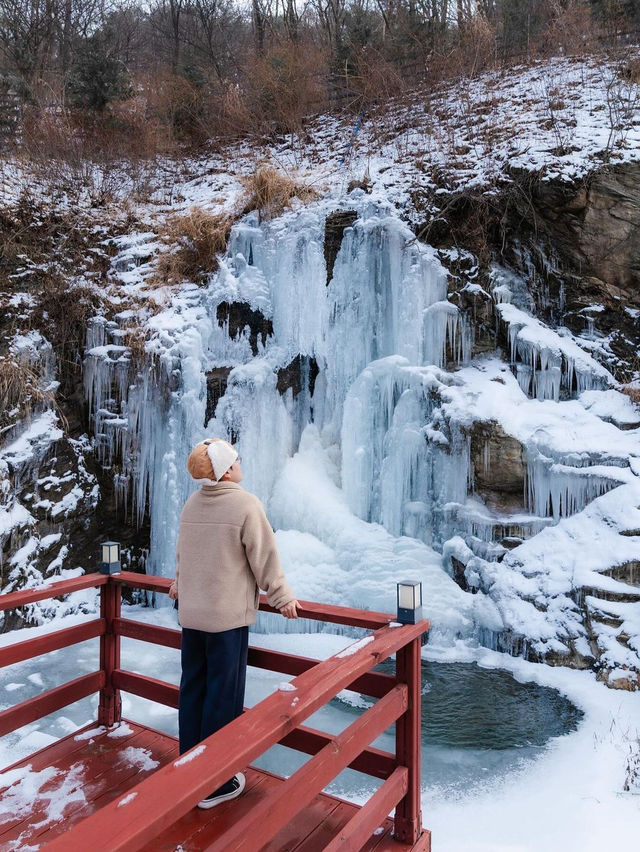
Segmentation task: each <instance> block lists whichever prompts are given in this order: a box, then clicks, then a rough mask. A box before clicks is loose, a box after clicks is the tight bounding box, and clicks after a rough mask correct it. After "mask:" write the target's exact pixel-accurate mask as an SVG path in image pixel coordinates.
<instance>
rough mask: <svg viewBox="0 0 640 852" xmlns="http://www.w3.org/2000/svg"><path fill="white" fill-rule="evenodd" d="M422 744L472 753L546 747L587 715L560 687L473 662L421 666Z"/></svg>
mask: <svg viewBox="0 0 640 852" xmlns="http://www.w3.org/2000/svg"><path fill="white" fill-rule="evenodd" d="M422 684H423V687H422V691H423V698H422V741H423V742H424V744H425V745H440V746H452V747H454V748H473V749H499V750H501V749H510V748H525V747H527V746H542V745H544V744H545V743H546V742H547V741H548V740H549V739H550V738H551V737H557V736H559V735H561V734H566V733H568V732H569V731H573V730H575V729H576V727H577V725H578V722H579V721H580V719H581V718H582V713H581V711H580V710H578V709H577V708H576V707H575V706H574V705H573V704H572V703H571V702H570V701H569V699H568V698H565V696H564V695H561V694H560V693H559V692H556V690H555V689H549V688H548V687H544V686H538V685H537V684H532V683H519V682H518V681H517V680H515V679H514V678H513V677H512V676H511V675H510V674H509V673H508V672H505V671H500V670H499V669H483V668H480V666H477V665H475V664H474V663H428V662H425V663H423V664H422Z"/></svg>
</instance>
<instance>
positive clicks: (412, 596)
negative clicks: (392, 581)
mask: <svg viewBox="0 0 640 852" xmlns="http://www.w3.org/2000/svg"><path fill="white" fill-rule="evenodd" d="M398 621H399V622H400V624H417V623H418V622H419V621H422V583H420V582H419V581H418V580H402V581H401V582H400V583H398Z"/></svg>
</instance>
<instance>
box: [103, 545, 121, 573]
mask: <svg viewBox="0 0 640 852" xmlns="http://www.w3.org/2000/svg"><path fill="white" fill-rule="evenodd" d="M120 570H121V569H120V542H118V541H103V542H102V544H101V545H100V573H101V574H119V573H120Z"/></svg>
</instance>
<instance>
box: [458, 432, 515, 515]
mask: <svg viewBox="0 0 640 852" xmlns="http://www.w3.org/2000/svg"><path fill="white" fill-rule="evenodd" d="M471 464H472V466H473V482H474V490H475V492H476V493H477V494H479V495H481V496H482V497H483V498H484V500H485V501H486V502H487V504H488V505H490V506H491V507H492V508H494V509H497V510H499V511H501V512H507V513H508V512H520V511H523V509H524V493H525V492H524V489H525V481H526V465H525V460H524V455H523V451H522V444H520V442H519V441H517V440H516V439H515V438H512V437H511V435H507V434H506V433H505V432H504V431H503V429H502V427H501V426H500V425H499V424H498V423H495V422H490V423H475V424H474V426H473V431H472V433H471Z"/></svg>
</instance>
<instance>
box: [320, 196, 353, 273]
mask: <svg viewBox="0 0 640 852" xmlns="http://www.w3.org/2000/svg"><path fill="white" fill-rule="evenodd" d="M357 218H358V214H357V213H356V211H355V210H336V211H335V213H330V214H329V215H328V216H327V218H326V221H325V225H324V260H325V263H326V266H327V287H328V286H329V282H330V281H331V279H332V278H333V267H334V265H335V262H336V257H337V256H338V252H339V251H340V246H341V245H342V237H343V235H344V231H345V228H350V227H351V225H353V223H354V222H355V221H356V219H357Z"/></svg>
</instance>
